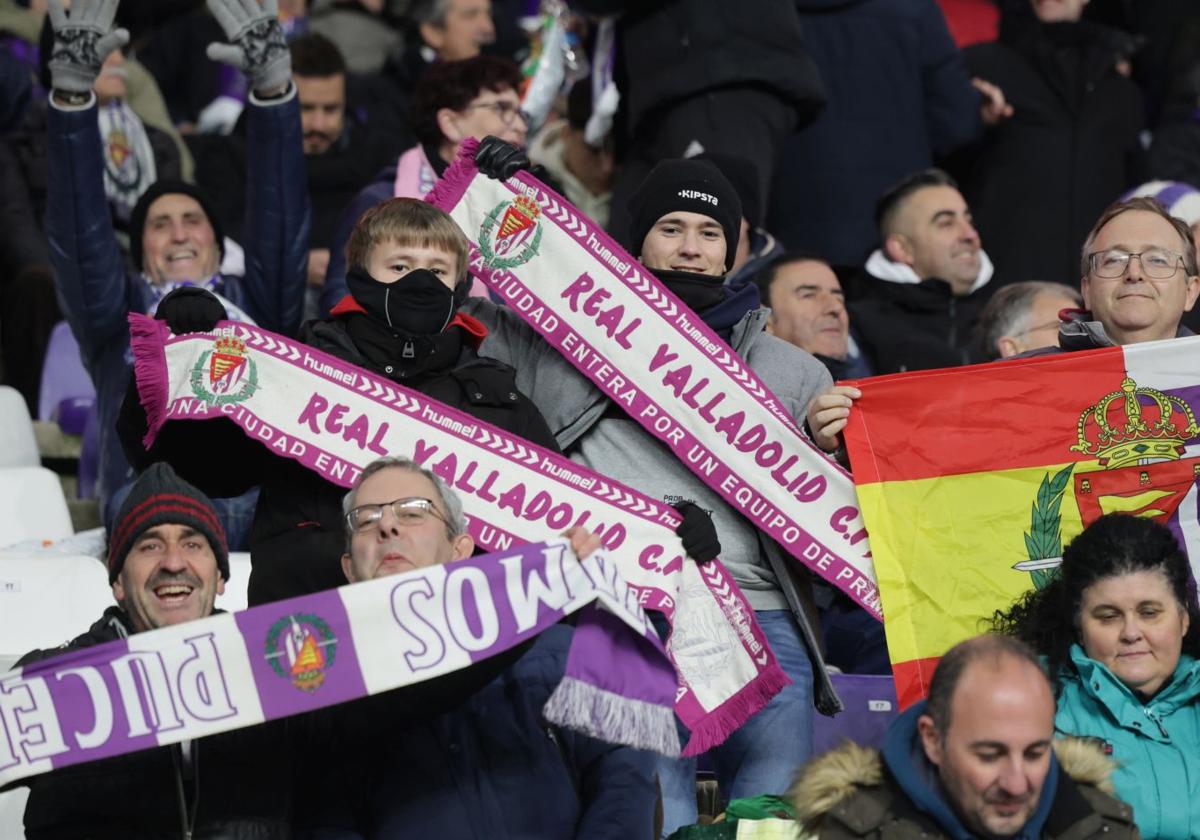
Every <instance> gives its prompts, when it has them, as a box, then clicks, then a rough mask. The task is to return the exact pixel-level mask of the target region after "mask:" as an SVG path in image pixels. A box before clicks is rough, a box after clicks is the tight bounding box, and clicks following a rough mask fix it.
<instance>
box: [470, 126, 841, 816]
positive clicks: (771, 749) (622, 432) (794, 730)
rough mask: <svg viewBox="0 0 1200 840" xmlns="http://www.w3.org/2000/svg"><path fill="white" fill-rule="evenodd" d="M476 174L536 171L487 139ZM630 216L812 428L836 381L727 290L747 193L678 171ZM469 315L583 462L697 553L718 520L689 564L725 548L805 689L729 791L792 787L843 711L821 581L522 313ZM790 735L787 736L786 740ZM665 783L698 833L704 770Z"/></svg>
mask: <svg viewBox="0 0 1200 840" xmlns="http://www.w3.org/2000/svg"><path fill="white" fill-rule="evenodd" d="M476 163H477V164H478V166H479V168H480V171H482V172H484V173H485V174H487V175H489V176H491V177H495V178H507V177H510V176H511V175H512V174H513V173H514V172H516V171H518V170H520V169H523V168H527V167H528V158H526V157H525V155H524V153H523V152H521V151H520V150H518V149H515V148H513V147H511V146H509V145H507V144H505V143H503V142H502V141H500V140H497V139H496V138H487V139H485V140H484V141H483V142H482V143H481V144H480V148H479V152H478V154H477V156H476ZM628 209H629V211H630V217H631V219H632V220H633V224H632V226H631V228H632V230H633V232H634V239H635V241H636V243H637V245H636V247H635V248H634V253H636V254H638V255H639V259H640V260H641V262H642V264H643V265H644V266H645V267H646V268H647V269H648V270H650V271H651V272H652V273H653V274H654V275H655V276H656V277H657V278H658V279H659V280H660V281H661V282H662V283H663V284H664V285H665V286H666V287H667V288H669V289H670V290H671V291H672V292H674V293H675V294H676V295H677V296H678V297H679V298H680V299H681V300H682V301H683V302H684V304H685V305H687V306H688V307H690V308H691V309H692V310H693V311H694V312H696V313H697V316H698V317H699V318H701V319H703V320H704V322H705V323H707V324H708V325H709V326H710V327H711V328H712V329H713V330H714V331H715V332H716V333H717V334H718V335H720V336H721V337H722V338H723V339H725V340H726V341H727V342H728V343H729V345H730V346H731V347H732V348H733V349H734V350H735V351H736V352H737V353H738V354H739V355H740V356H741V357H742V358H743V359H744V360H745V361H746V363H747V364H748V365H749V366H750V367H751V368H752V369H753V370H754V371H755V372H756V373H757V374H758V375H759V376H760V377H761V378H762V379H763V381H764V382H765V383H766V384H767V386H768V387H770V388H771V390H772V391H773V392H774V393H775V394H776V395H777V396H778V397H779V398H780V401H781V403H782V404H783V405H784V406H785V408H786V409H787V410H788V411H790V412H791V414H792V416H793V417H794V418H795V419H796V422H797V424H798V425H800V424H802V423H803V418H804V412H805V409H806V407H807V405H808V402H809V400H810V399H811V398H812V397H813V396H814V395H816V394H817V393H819V392H821V391H823V390H824V389H825V388H827V387H829V386H830V385H831V384H832V380H831V379H830V376H829V373H828V372H827V371H826V370H825V368H824V366H823V365H821V363H820V362H818V361H817V360H816V359H814V358H813V357H812V356H810V355H809V354H807V353H805V352H804V351H803V350H800V349H799V348H797V347H794V346H793V345H791V344H788V343H787V342H785V341H782V340H780V339H778V338H775V337H774V336H772V335H768V334H767V333H766V323H767V317H768V314H769V310H766V309H763V308H761V307H760V306H759V298H758V290H757V287H755V286H754V285H753V284H752V283H749V282H747V283H745V284H741V285H737V286H730V285H726V284H725V282H724V279H725V275H726V274H727V273H728V271H729V268H730V266H731V265H732V263H733V255H734V249H735V248H736V246H737V240H738V234H739V226H740V223H741V217H742V210H741V204H740V202H739V200H738V196H737V193H736V191H735V190H734V189H733V187H732V186H731V185H730V184H729V182H728V181H727V180H726V179H725V177H724V176H723V175H722V174H721V173H720V171H719V170H717V168H716V167H715V166H713V165H712V164H711V163H708V162H705V161H695V160H669V161H664V162H663V163H660V164H659V165H658V166H657V167H656V168H655V169H654V171H653V172H651V173H650V175H649V176H648V177H647V178H646V180H645V181H644V182H643V183H642V185H641V186H640V187H639V188H638V190H637V192H636V193H635V194H634V196H633V199H632V200H631V202H630V205H629V208H628ZM464 309H466V310H468V311H469V312H470V313H471V314H472V315H474V316H475V317H477V318H479V319H480V320H481V321H483V322H485V323H486V324H487V325H488V327H489V334H488V337H487V339H485V341H484V342H483V345H482V347H481V349H480V352H481V353H483V354H484V355H485V356H493V357H495V358H498V359H501V360H502V361H504V362H507V363H508V364H510V365H512V366H513V367H514V368H515V369H516V371H517V384H518V386H520V387H522V388H523V389H525V390H526V392H527V393H528V394H529V395H530V396H531V397H532V398H533V401H534V402H535V403H536V404H537V406H538V407H539V408H540V409H541V410H542V413H543V414H544V415H545V417H546V420H547V422H549V424H550V428H551V429H552V430H553V431H554V433H555V436H556V438H557V440H558V443H559V445H560V446H562V448H563V450H564V451H565V452H567V453H568V454H569V455H570V457H571V458H572V459H573V460H576V461H578V462H580V463H582V464H585V465H586V466H588V467H590V468H591V469H594V470H596V471H597V472H600V473H603V474H605V475H609V476H612V477H613V478H615V479H617V480H618V481H623V482H625V483H626V484H628V485H629V486H631V487H634V488H636V489H638V490H640V491H642V492H643V493H646V494H647V495H649V496H651V497H653V498H658V499H662V500H663V501H665V502H668V503H676V504H677V506H680V509H681V511H682V512H683V514H684V525H683V526H682V527H683V531H684V533H689V537H685V538H684V539H685V544H687V543H688V542H689V539H690V538H691V537H694V536H695V532H692V529H693V528H696V527H698V523H699V522H700V521H701V520H700V517H704V518H705V519H707V516H705V514H708V515H709V516H711V524H710V525H709V527H712V524H715V530H714V532H713V534H712V536H711V541H707V540H704V542H707V545H702V544H701V542H700V541H698V542H695V543H692V544H691V545H690V546H689V547H688V550H689V553H691V552H692V551H693V550H694V551H696V552H700V553H701V554H707V552H708V550H710V549H714V548H718V546H719V548H718V550H720V553H721V559H722V561H723V562H724V563H725V565H726V566H727V567H728V568H729V571H730V574H731V575H732V576H733V579H734V580H735V581H736V582H737V584H738V586H739V587H741V589H742V591H743V592H744V593H745V595H746V598H747V600H748V601H749V602H750V605H751V606H752V607H753V608H754V610H755V613H756V616H757V618H758V622H759V624H760V625H761V626H762V628H763V630H764V631H765V632H766V635H767V640H768V642H769V643H770V645H771V648H772V649H773V650H774V651H775V654H776V656H778V658H779V662H780V665H781V666H782V667H783V669H784V670H785V671H786V672H787V674H788V676H789V677H791V678H792V680H793V685H791V686H789V687H788V688H785V689H784V690H783V692H782V693H780V694H779V695H777V696H776V697H775V699H774V700H772V701H771V703H770V704H769V705H768V706H767V707H766V708H765V709H764V710H763V711H761V712H759V714H757V715H756V716H755V717H754V718H752V719H751V720H750V721H749V722H748V723H747V724H746V725H745V726H743V727H742V729H741V730H739V731H738V732H736V733H734V734H733V735H732V736H731V737H730V738H729V740H728V741H726V742H725V743H724V744H723V745H721V746H720V747H719V748H717V749H716V750H715V751H714V756H713V758H714V764H715V766H716V768H717V773H718V776H719V777H720V783H721V791H722V793H723V795H724V796H726V797H728V798H738V797H741V796H755V795H758V794H760V793H764V792H770V791H777V790H784V789H786V788H787V786H788V784H789V782H790V780H791V774H792V772H793V771H794V770H795V768H796V767H798V766H799V765H800V764H803V763H804V761H805V760H807V758H808V756H809V753H810V751H811V746H810V745H811V730H812V710H813V703H814V699H815V700H816V704H817V707H818V708H819V709H820V710H821V711H822V712H824V713H826V714H832V713H833V712H835V711H837V710H838V709H839V708H840V703H839V701H838V700H837V696H836V694H835V692H834V691H833V687H832V685H831V683H830V682H829V678H828V675H827V673H826V672H825V667H824V664H823V662H822V660H821V654H820V650H819V648H818V644H817V636H816V634H815V633H814V631H813V628H814V627H816V626H817V625H816V623H815V610H814V609H813V608H812V604H811V592H810V590H811V586H810V582H809V579H808V577H807V575H806V574H805V573H802V572H799V571H798V566H797V564H796V562H795V561H794V560H791V559H788V558H785V557H784V556H783V553H782V550H781V549H780V548H779V546H778V545H777V544H776V543H775V542H773V541H772V540H770V539H769V538H768V537H766V536H765V535H763V534H762V533H761V532H760V531H759V529H758V528H756V527H755V526H754V525H753V524H752V523H750V522H749V521H748V520H746V519H745V518H743V517H742V516H741V515H740V514H739V513H738V512H737V511H736V510H735V509H734V508H732V507H731V506H730V505H728V504H727V503H726V502H725V501H724V500H723V499H722V498H721V497H720V496H718V495H717V494H716V493H714V492H713V491H712V490H710V489H709V488H708V487H707V485H705V484H704V483H703V482H702V481H701V480H700V479H698V478H697V477H696V476H695V475H693V474H692V473H691V472H690V471H689V470H688V469H687V468H686V467H684V465H683V464H681V463H680V462H679V461H678V460H677V459H676V458H675V457H674V456H673V455H672V454H671V452H670V450H668V449H667V448H666V447H665V446H663V445H662V444H661V443H659V442H658V441H657V440H656V439H654V438H653V437H652V436H651V435H650V434H649V433H648V432H646V431H645V430H644V429H642V427H641V426H640V425H638V424H637V423H636V422H635V421H634V420H632V419H631V418H630V417H629V416H628V415H627V414H626V413H625V411H624V410H623V408H622V407H621V405H620V404H618V403H615V402H613V401H612V400H610V399H609V398H608V397H607V395H605V394H604V393H603V392H602V391H601V390H600V389H599V388H597V387H596V386H595V385H593V384H592V383H591V382H590V381H589V380H587V379H586V378H585V377H583V376H582V375H581V374H580V373H578V372H577V371H576V370H575V368H574V367H572V366H571V365H570V363H568V362H567V361H566V359H564V358H563V357H562V356H561V355H559V353H558V352H557V351H556V350H554V348H552V347H550V346H549V345H547V344H546V343H545V342H542V341H541V340H540V339H539V338H537V336H536V333H534V332H533V330H532V329H531V328H530V327H528V326H527V325H526V324H525V323H524V322H523V321H521V320H520V319H519V318H518V317H517V316H516V315H514V314H513V313H512V312H511V311H509V310H507V309H504V308H500V307H497V306H495V305H494V304H492V303H491V302H489V301H487V300H483V299H480V298H471V299H470V300H469V301H468V302H467V303H466V304H465V306H464ZM679 503H686V504H683V505H679ZM718 534H719V535H720V542H719V544H718V542H717V539H716V537H717V535H718ZM714 553H715V552H714ZM693 556H694V557H695V556H697V555H695V554H693ZM697 559H705V558H704V557H703V556H701V557H697ZM810 616H811V618H810ZM814 675H815V688H816V690H815V692H814ZM814 694H815V698H814ZM778 733H787V737H786V738H779V737H776V736H777V735H778ZM659 778H660V781H661V784H662V789H663V799H664V810H665V818H666V819H665V823H664V832H665V834H670V833H671V831H673V830H674V829H675V828H677V827H679V826H681V825H685V824H688V823H692V822H695V819H696V796H695V766H694V762H692V761H684V762H664V763H662V764H660V767H659Z"/></svg>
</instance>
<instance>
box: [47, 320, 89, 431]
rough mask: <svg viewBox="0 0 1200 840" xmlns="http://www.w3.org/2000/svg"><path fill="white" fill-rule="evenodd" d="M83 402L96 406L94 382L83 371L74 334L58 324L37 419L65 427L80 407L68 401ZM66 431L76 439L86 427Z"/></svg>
mask: <svg viewBox="0 0 1200 840" xmlns="http://www.w3.org/2000/svg"><path fill="white" fill-rule="evenodd" d="M81 399H86V400H91V401H92V402H95V399H96V389H95V388H94V387H93V386H92V378H91V377H90V376H88V372H87V371H86V370H84V367H83V362H82V361H81V360H80V358H79V344H78V343H76V341H75V336H74V335H72V334H71V327H70V326H69V325H68V324H67V322H66V321H59V322H58V323H57V324H55V325H54V329H53V330H51V332H50V342H49V344H48V345H47V347H46V361H45V362H44V363H43V364H42V384H41V390H40V391H39V392H38V419H39V420H58V421H59V425H62V420H63V419H68V418H70V417H72V416H73V415H72V413H71V408H72V407H73V406H74V405H76V404H77V403H73V402H69V401H72V400H81ZM64 402H66V403H67V407H66V408H62V407H61V404H62V403H64ZM60 415H62V416H61V417H60ZM68 424H69V419H68ZM63 431H64V432H66V433H67V434H73V435H77V434H79V433H80V432H81V431H83V426H82V425H79V427H78V428H76V429H68V428H67V427H66V426H63Z"/></svg>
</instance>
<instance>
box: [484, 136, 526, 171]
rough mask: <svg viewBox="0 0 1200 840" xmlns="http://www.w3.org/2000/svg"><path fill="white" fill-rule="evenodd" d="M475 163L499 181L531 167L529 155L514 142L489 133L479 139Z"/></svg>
mask: <svg viewBox="0 0 1200 840" xmlns="http://www.w3.org/2000/svg"><path fill="white" fill-rule="evenodd" d="M475 165H476V166H478V167H479V171H480V172H482V173H483V174H484V175H486V176H488V177H489V178H495V179H496V180H497V181H506V180H508V179H509V178H511V177H512V176H513V175H515V174H516V173H518V172H520V171H521V170H522V169H528V168H529V167H530V163H529V157H528V155H526V154H525V152H523V151H522V150H521V149H518V148H517V147H516V146H514V145H513V144H512V143H507V142H505V141H504V140H501V139H500V138H499V137H493V136H492V135H490V134H489V135H488V136H487V137H484V138H483V139H482V140H480V141H479V150H478V151H476V152H475Z"/></svg>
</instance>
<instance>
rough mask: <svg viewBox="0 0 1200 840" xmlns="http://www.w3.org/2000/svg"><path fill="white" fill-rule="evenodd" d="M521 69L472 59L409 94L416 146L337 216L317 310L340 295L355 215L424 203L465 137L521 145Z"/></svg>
mask: <svg viewBox="0 0 1200 840" xmlns="http://www.w3.org/2000/svg"><path fill="white" fill-rule="evenodd" d="M521 83H522V79H521V71H520V68H518V67H517V65H516V64H515V63H514V62H512V61H510V60H509V59H506V58H501V57H499V56H493V55H478V56H475V57H474V58H468V59H465V60H463V61H446V62H440V63H438V64H435V65H433V66H431V67H430V68H429V70H428V71H427V72H426V73H425V74H424V75H423V76H422V77H421V80H420V82H419V83H418V84H417V86H416V88H414V90H413V94H412V100H411V105H410V113H409V116H410V119H411V122H412V130H413V133H414V134H415V135H416V138H417V145H415V146H413V147H412V148H410V149H408V150H407V151H406V152H404V153H403V154H401V155H400V159H399V160H398V161H396V166H395V167H394V168H392V167H389V168H388V169H385V170H383V171H382V172H381V173H379V175H378V177H377V178H376V180H375V181H374V182H373V183H371V184H369V185H367V186H366V187H364V188H363V189H361V190H360V191H359V192H358V194H357V195H356V196H354V198H353V200H351V201H350V203H349V204H347V205H346V206H345V207H344V209H343V211H342V214H341V217H340V221H339V222H338V226H337V230H336V232H335V234H334V236H333V239H332V242H331V244H330V246H329V247H330V254H329V268H328V270H327V271H326V273H325V288H324V289H323V290H322V292H321V312H322V313H325V312H327V311H328V310H329V309H330V308H332V307H333V306H335V305H336V304H337V302H338V301H339V300H340V299H341V297H342V296H343V295H344V294H345V293H346V282H345V277H346V270H347V266H346V260H345V254H344V252H343V248H344V247H345V243H346V240H347V239H348V238H349V236H350V231H351V229H352V228H353V227H354V225H355V223H356V222H357V221H358V218H359V216H361V215H362V214H363V212H365V211H366V210H367V209H368V208H369V207H372V206H374V205H376V204H378V203H379V202H381V201H384V200H386V199H388V198H391V197H392V196H397V197H403V198H424V197H425V196H426V195H427V194H428V193H429V191H430V190H431V189H433V185H434V184H435V183H437V180H438V178H440V177H441V176H442V173H444V172H445V171H446V167H448V166H449V165H450V164H451V162H453V160H454V158H455V156H456V155H457V154H458V147H459V145H460V144H461V143H462V141H463V140H466V139H467V138H468V137H471V138H474V139H476V140H480V139H483V138H484V137H486V136H488V135H493V136H496V137H499V138H500V139H502V140H506V141H508V142H511V143H513V144H515V145H517V146H524V145H525V133H526V131H528V129H529V125H528V123H527V122H526V117H525V115H524V113H522V111H521V95H520V90H521Z"/></svg>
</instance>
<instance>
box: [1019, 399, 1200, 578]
mask: <svg viewBox="0 0 1200 840" xmlns="http://www.w3.org/2000/svg"><path fill="white" fill-rule="evenodd" d="M1197 434H1200V427H1198V426H1197V425H1196V417H1195V415H1194V414H1193V413H1192V409H1191V406H1189V405H1188V404H1187V403H1186V402H1184V401H1183V400H1181V399H1180V398H1179V397H1173V396H1169V395H1167V394H1164V393H1162V392H1161V391H1156V390H1154V389H1153V388H1139V387H1138V385H1137V383H1136V382H1134V381H1133V379H1131V378H1130V377H1129V376H1126V377H1125V379H1124V380H1123V381H1122V382H1121V388H1120V390H1118V391H1113V392H1112V393H1110V394H1105V395H1104V396H1103V397H1101V398H1100V401H1099V402H1097V403H1096V404H1095V405H1092V406H1089V407H1088V408H1087V409H1085V410H1084V412H1083V413H1082V414H1080V415H1079V426H1078V432H1077V440H1076V441H1075V443H1074V444H1073V445H1072V446H1071V447H1070V449H1071V451H1072V452H1082V453H1083V454H1084V455H1090V456H1095V457H1096V459H1097V463H1098V464H1099V465H1100V467H1101V469H1099V470H1091V471H1080V472H1078V473H1076V474H1075V476H1074V479H1075V480H1074V487H1075V502H1076V504H1077V505H1078V506H1079V513H1080V516H1081V517H1082V519H1083V524H1084V527H1087V526H1088V525H1090V524H1091V523H1092V522H1094V521H1095V520H1096V519H1099V518H1100V517H1101V516H1103V515H1104V514H1106V513H1115V512H1118V511H1119V512H1122V513H1132V514H1134V515H1136V516H1144V517H1147V518H1149V519H1155V520H1157V521H1159V522H1162V523H1163V524H1166V522H1167V520H1169V519H1170V518H1171V516H1172V514H1174V513H1175V511H1176V509H1177V508H1178V507H1179V504H1180V502H1182V501H1183V499H1184V497H1185V496H1186V495H1187V494H1188V491H1189V490H1190V489H1191V488H1192V485H1193V484H1194V483H1195V482H1196V479H1197V477H1200V458H1184V457H1183V455H1184V454H1185V451H1186V450H1185V449H1184V444H1185V443H1186V442H1187V441H1188V440H1190V439H1191V438H1193V437H1195V436H1196V435H1197ZM1077 466H1080V465H1079V464H1068V465H1067V466H1066V467H1063V468H1062V469H1061V470H1059V471H1058V472H1057V473H1055V474H1054V475H1053V476H1052V475H1050V473H1046V477H1045V478H1043V479H1042V483H1041V486H1040V487H1038V492H1037V497H1036V498H1035V500H1034V502H1033V521H1032V523H1031V527H1030V530H1029V531H1028V532H1027V533H1026V534H1025V548H1026V550H1027V551H1028V552H1029V560H1028V561H1022V562H1020V563H1018V564H1017V565H1016V566H1014V567H1013V568H1014V569H1017V570H1019V571H1026V572H1029V573H1030V574H1031V575H1033V584H1034V586H1036V587H1037V588H1038V589H1041V588H1042V587H1043V586H1045V585H1046V584H1047V583H1049V582H1050V579H1051V577H1052V576H1053V575H1054V574H1055V572H1056V570H1057V568H1058V566H1059V565H1060V564H1061V563H1062V529H1061V526H1062V515H1061V514H1060V513H1059V508H1060V505H1061V504H1062V499H1063V495H1064V494H1065V493H1066V489H1067V484H1068V482H1070V481H1071V473H1072V471H1073V470H1074V469H1075V467H1077Z"/></svg>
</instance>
